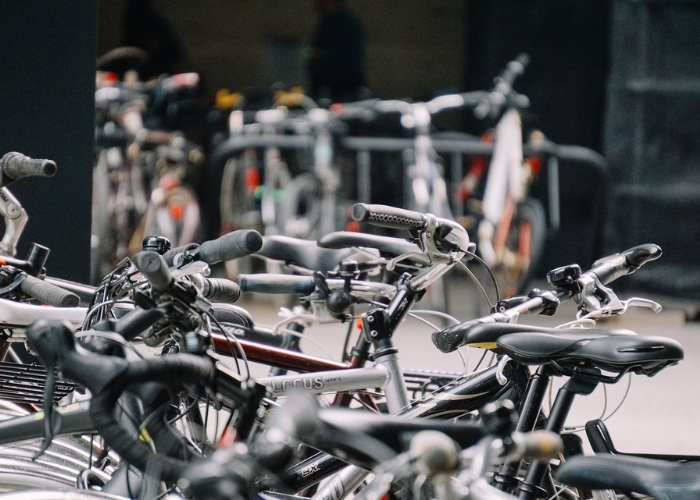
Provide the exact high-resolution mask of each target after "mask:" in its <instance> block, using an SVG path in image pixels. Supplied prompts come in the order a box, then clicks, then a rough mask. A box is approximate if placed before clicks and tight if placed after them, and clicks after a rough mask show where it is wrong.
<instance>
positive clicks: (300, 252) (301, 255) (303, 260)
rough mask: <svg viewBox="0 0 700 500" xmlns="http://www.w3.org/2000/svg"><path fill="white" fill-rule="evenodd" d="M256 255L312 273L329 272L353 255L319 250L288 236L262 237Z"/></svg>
mask: <svg viewBox="0 0 700 500" xmlns="http://www.w3.org/2000/svg"><path fill="white" fill-rule="evenodd" d="M257 254H258V255H262V256H263V257H267V258H268V259H273V260H281V261H284V262H285V263H286V264H293V265H296V266H299V267H303V268H304V269H310V270H312V271H321V272H323V273H325V272H328V271H331V270H333V269H335V268H336V267H337V266H338V263H340V261H342V260H343V259H346V258H348V257H349V256H350V255H352V254H353V250H351V249H342V250H331V249H327V248H321V247H319V246H318V245H316V242H315V241H312V240H300V239H297V238H290V237H289V236H263V245H262V248H261V249H260V250H259V251H258V252H257Z"/></svg>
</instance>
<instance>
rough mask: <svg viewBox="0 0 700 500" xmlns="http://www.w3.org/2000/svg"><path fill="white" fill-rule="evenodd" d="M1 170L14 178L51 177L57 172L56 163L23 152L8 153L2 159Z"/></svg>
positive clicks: (0, 162) (0, 160)
mask: <svg viewBox="0 0 700 500" xmlns="http://www.w3.org/2000/svg"><path fill="white" fill-rule="evenodd" d="M0 171H1V172H2V173H3V174H4V175H6V176H7V177H9V178H10V179H13V180H18V179H22V178H24V177H29V176H39V177H51V176H52V175H53V174H55V173H56V163H54V162H53V161H51V160H37V159H34V158H30V157H28V156H25V155H23V154H22V153H17V152H12V153H7V154H5V156H3V157H2V158H1V159H0Z"/></svg>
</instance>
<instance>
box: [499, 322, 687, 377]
mask: <svg viewBox="0 0 700 500" xmlns="http://www.w3.org/2000/svg"><path fill="white" fill-rule="evenodd" d="M591 332H593V333H591ZM497 346H498V349H499V350H500V351H501V352H503V353H505V354H507V355H508V356H509V357H511V358H512V359H514V360H515V361H517V362H519V363H522V364H526V365H540V364H546V363H550V362H553V361H556V362H557V363H558V364H560V365H577V364H580V363H581V362H586V361H587V362H590V363H591V364H593V365H594V366H596V367H598V368H600V369H602V370H606V371H610V372H620V371H626V370H630V371H633V372H635V373H638V374H644V375H649V376H651V375H654V374H656V373H657V372H658V371H660V370H661V369H663V368H665V367H666V366H668V365H672V364H676V363H677V362H678V361H680V360H681V359H683V348H682V347H681V345H680V344H679V343H678V342H676V341H675V340H673V339H669V338H665V337H639V336H636V335H612V336H600V333H599V331H598V332H596V330H569V331H564V332H563V333H542V332H520V333H514V334H510V335H504V336H503V337H501V338H499V339H498V341H497Z"/></svg>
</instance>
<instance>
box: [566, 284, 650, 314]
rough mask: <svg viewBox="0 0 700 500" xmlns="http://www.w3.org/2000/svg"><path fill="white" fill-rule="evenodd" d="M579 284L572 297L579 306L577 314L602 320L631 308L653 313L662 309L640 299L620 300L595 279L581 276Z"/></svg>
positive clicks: (646, 300) (647, 300)
mask: <svg viewBox="0 0 700 500" xmlns="http://www.w3.org/2000/svg"><path fill="white" fill-rule="evenodd" d="M579 284H580V285H581V290H580V291H579V292H578V293H577V294H576V295H575V296H574V301H575V302H576V303H577V304H579V313H586V312H587V313H589V315H590V314H593V315H594V316H595V317H597V318H603V317H609V316H617V315H620V314H624V313H626V312H627V310H628V309H629V308H630V307H633V306H637V307H647V308H649V309H651V310H652V311H654V312H655V313H659V312H661V309H662V307H661V304H659V303H658V302H654V301H653V300H649V299H644V298H641V297H632V298H630V299H627V300H624V301H623V300H620V299H619V297H618V296H617V295H616V294H615V292H613V291H612V290H611V289H610V288H608V287H606V286H605V285H603V284H602V283H601V282H600V280H599V279H598V278H597V277H596V278H592V277H590V276H582V277H581V278H579ZM581 317H582V316H581Z"/></svg>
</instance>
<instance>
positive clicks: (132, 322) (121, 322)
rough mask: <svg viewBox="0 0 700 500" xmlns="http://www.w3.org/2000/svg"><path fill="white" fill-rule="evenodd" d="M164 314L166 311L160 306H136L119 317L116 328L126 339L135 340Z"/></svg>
mask: <svg viewBox="0 0 700 500" xmlns="http://www.w3.org/2000/svg"><path fill="white" fill-rule="evenodd" d="M164 316H165V313H164V312H163V311H162V310H160V309H158V308H153V309H140V308H136V309H134V310H133V311H129V312H128V313H127V314H125V315H124V316H122V317H121V318H119V319H118V320H117V321H116V323H115V324H114V330H115V331H116V332H117V333H118V334H119V335H121V336H122V337H124V338H125V339H126V340H133V339H134V337H136V336H138V335H140V334H141V333H143V332H145V331H146V330H147V329H148V328H150V327H151V326H153V325H154V324H155V323H156V322H158V321H159V320H160V319H162V318H163V317H164Z"/></svg>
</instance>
